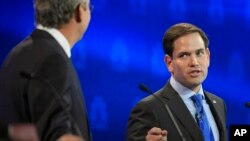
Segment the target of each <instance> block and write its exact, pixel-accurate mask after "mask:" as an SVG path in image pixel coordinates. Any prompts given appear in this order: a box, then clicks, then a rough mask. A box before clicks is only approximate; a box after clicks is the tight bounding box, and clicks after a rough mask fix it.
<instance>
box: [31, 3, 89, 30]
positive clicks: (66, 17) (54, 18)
mask: <svg viewBox="0 0 250 141" xmlns="http://www.w3.org/2000/svg"><path fill="white" fill-rule="evenodd" d="M86 1H87V0H34V7H35V20H36V24H41V25H42V26H44V27H49V28H60V27H61V26H62V25H64V24H67V23H68V22H69V21H70V19H71V18H72V16H73V14H74V11H75V8H76V7H77V5H79V4H80V3H84V2H86Z"/></svg>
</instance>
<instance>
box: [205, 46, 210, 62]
mask: <svg viewBox="0 0 250 141" xmlns="http://www.w3.org/2000/svg"><path fill="white" fill-rule="evenodd" d="M206 54H207V60H208V66H209V65H210V50H209V48H206Z"/></svg>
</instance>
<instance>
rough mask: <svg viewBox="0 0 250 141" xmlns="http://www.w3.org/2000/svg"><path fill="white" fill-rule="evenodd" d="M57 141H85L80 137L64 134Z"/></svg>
mask: <svg viewBox="0 0 250 141" xmlns="http://www.w3.org/2000/svg"><path fill="white" fill-rule="evenodd" d="M57 141H84V140H83V139H82V138H80V137H78V136H75V135H71V134H64V135H63V136H61V137H60V138H59V139H58V140H57Z"/></svg>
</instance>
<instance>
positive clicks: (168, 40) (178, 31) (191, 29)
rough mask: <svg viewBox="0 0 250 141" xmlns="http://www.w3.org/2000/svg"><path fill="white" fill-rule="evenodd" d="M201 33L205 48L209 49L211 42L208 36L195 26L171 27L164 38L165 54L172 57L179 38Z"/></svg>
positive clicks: (177, 25) (180, 24)
mask: <svg viewBox="0 0 250 141" xmlns="http://www.w3.org/2000/svg"><path fill="white" fill-rule="evenodd" d="M196 32H197V33H199V34H200V36H201V38H202V39H203V41H204V44H205V48H207V47H208V44H209V40H208V38H207V35H206V34H205V32H204V31H203V30H202V29H200V28H198V27H196V26H195V25H192V24H189V23H179V24H175V25H173V26H171V27H170V28H169V29H168V30H167V31H166V32H165V34H164V36H163V49H164V53H165V54H167V55H169V56H171V57H172V54H173V51H174V46H173V44H174V42H175V40H177V39H178V38H179V37H181V36H184V35H187V34H191V33H196Z"/></svg>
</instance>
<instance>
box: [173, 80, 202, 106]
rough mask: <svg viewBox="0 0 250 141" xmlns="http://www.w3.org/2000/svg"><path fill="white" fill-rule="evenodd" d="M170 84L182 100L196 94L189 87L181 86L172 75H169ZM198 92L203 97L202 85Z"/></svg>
mask: <svg viewBox="0 0 250 141" xmlns="http://www.w3.org/2000/svg"><path fill="white" fill-rule="evenodd" d="M170 85H171V86H172V87H173V89H174V90H175V91H177V93H178V94H179V95H180V97H181V98H182V99H183V100H184V101H185V100H187V99H189V98H190V97H191V96H193V95H195V94H196V93H195V92H194V91H192V90H190V89H189V88H187V87H185V86H183V85H182V84H181V83H179V82H178V81H176V80H175V79H174V77H173V76H171V78H170ZM198 94H201V95H202V96H203V97H204V92H203V88H202V85H201V87H200V89H199V91H198Z"/></svg>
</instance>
